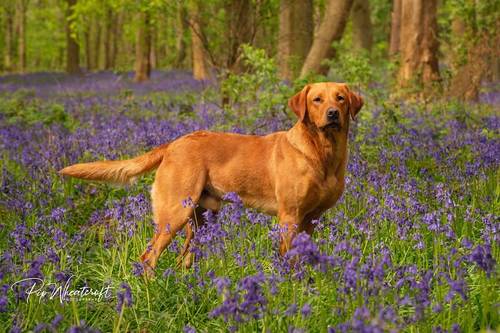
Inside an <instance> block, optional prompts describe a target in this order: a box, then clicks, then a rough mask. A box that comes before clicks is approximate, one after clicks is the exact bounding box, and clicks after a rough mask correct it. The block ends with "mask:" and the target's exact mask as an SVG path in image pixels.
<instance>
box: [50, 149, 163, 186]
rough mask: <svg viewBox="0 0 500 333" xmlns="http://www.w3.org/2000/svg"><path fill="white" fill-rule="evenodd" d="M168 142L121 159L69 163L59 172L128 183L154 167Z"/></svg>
mask: <svg viewBox="0 0 500 333" xmlns="http://www.w3.org/2000/svg"><path fill="white" fill-rule="evenodd" d="M167 145H168V144H165V145H162V146H159V147H157V148H155V149H153V150H151V151H150V152H147V153H146V154H144V155H141V156H138V157H136V158H132V159H129V160H123V161H98V162H91V163H79V164H73V165H70V166H68V167H66V168H64V169H62V170H60V171H59V174H61V175H64V176H71V177H75V178H81V179H88V180H100V181H106V182H110V183H117V184H129V183H131V182H132V181H133V180H134V179H135V177H137V176H139V175H142V174H144V173H146V172H149V171H152V170H153V169H156V168H157V167H158V165H159V164H160V163H161V161H162V159H163V155H164V154H165V148H166V146H167Z"/></svg>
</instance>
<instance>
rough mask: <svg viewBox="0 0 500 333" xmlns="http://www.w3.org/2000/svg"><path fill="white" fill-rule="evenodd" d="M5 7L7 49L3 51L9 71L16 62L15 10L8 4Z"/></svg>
mask: <svg viewBox="0 0 500 333" xmlns="http://www.w3.org/2000/svg"><path fill="white" fill-rule="evenodd" d="M4 9H5V23H4V24H5V25H4V27H3V29H4V43H5V49H4V51H3V64H4V69H5V71H7V72H9V71H12V69H13V62H14V45H13V44H14V19H13V18H14V10H13V8H12V7H11V6H9V5H6V6H5V7H4Z"/></svg>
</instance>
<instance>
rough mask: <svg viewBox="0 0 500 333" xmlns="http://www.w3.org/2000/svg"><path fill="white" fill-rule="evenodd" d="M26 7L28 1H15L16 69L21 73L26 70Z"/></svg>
mask: <svg viewBox="0 0 500 333" xmlns="http://www.w3.org/2000/svg"><path fill="white" fill-rule="evenodd" d="M27 7H28V0H17V1H16V18H17V27H16V30H17V36H18V43H17V57H18V65H17V69H18V71H19V72H21V73H23V72H24V71H25V70H26V10H27Z"/></svg>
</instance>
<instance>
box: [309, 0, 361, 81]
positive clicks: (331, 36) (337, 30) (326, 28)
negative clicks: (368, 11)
mask: <svg viewBox="0 0 500 333" xmlns="http://www.w3.org/2000/svg"><path fill="white" fill-rule="evenodd" d="M352 2H353V0H329V1H328V3H327V4H326V9H325V14H324V17H323V19H322V21H321V24H320V26H319V28H318V31H317V33H316V35H315V36H314V40H313V43H312V46H311V49H310V50H309V53H308V54H307V57H306V60H305V62H304V65H303V66H302V70H301V72H300V76H301V77H305V76H306V75H308V74H310V73H318V72H319V71H320V69H321V62H322V61H323V60H325V59H327V57H328V56H331V55H332V54H333V53H332V51H331V49H332V43H333V42H334V41H338V40H340V38H341V37H342V34H343V33H344V29H345V26H346V22H347V18H348V17H349V12H350V10H351V7H352Z"/></svg>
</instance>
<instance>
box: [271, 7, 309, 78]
mask: <svg viewBox="0 0 500 333" xmlns="http://www.w3.org/2000/svg"><path fill="white" fill-rule="evenodd" d="M313 33H314V22H313V2H312V1H311V0H282V1H281V3H280V26H279V38H278V59H279V60H278V63H279V74H280V77H281V78H283V79H288V80H292V79H294V78H295V77H296V76H297V75H298V74H299V71H300V69H301V67H302V65H303V63H304V60H305V58H306V57H307V54H308V52H309V49H310V48H311V44H312V37H313Z"/></svg>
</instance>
